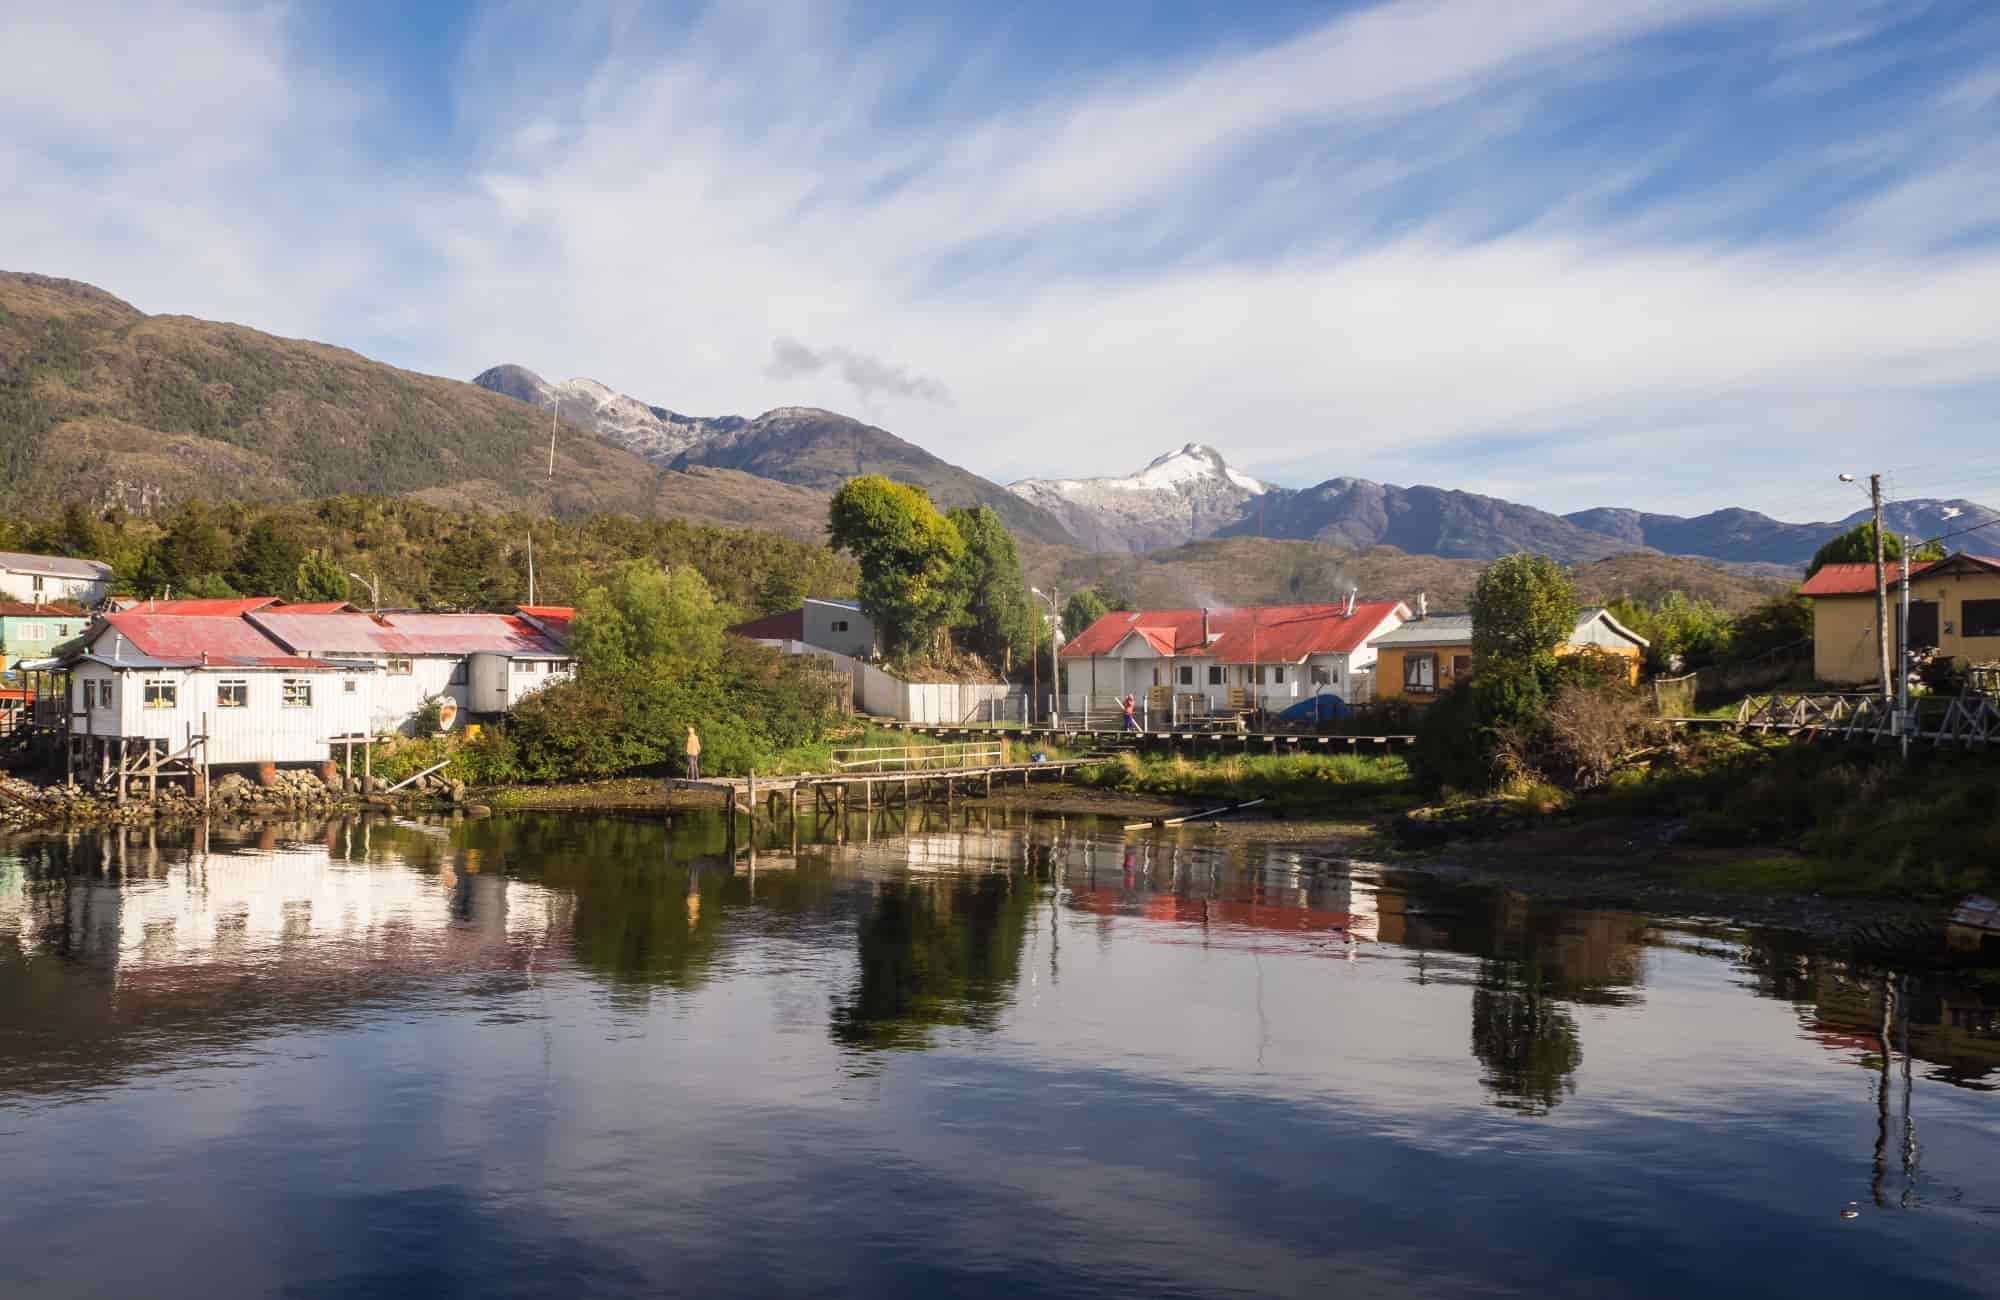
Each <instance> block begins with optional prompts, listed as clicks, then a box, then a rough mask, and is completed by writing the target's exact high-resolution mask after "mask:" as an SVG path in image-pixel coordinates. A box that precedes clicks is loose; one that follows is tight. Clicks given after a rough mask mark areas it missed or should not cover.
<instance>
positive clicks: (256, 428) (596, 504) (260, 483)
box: [0, 272, 659, 513]
mask: <svg viewBox="0 0 2000 1300" xmlns="http://www.w3.org/2000/svg"><path fill="white" fill-rule="evenodd" d="M548 443H549V430H548V426H547V424H546V423H545V422H544V420H543V419H542V418H541V417H539V416H537V415H536V414H535V413H534V412H533V411H530V410H527V409H525V408H523V407H522V406H521V405H520V404H519V403H516V402H511V401H508V400H507V399H506V398H504V397H501V396H499V395H497V394H494V393H489V392H486V391H484V390H482V389H479V388H476V387H474V386H473V385H471V384H465V383H460V382H458V381H456V380H450V379H439V378H435V377H433V376H430V375H419V374H414V373H412V372H410V371H407V370H398V369H396V368H395V367H393V366H388V365H384V364H382V363H381V362H377V361H371V360H369V359H367V358H366V357H362V356H360V355H358V354H356V353H353V352H349V351H347V350H345V349H342V348H335V347H328V346H327V345H325V344H322V343H310V342H304V341H301V340H296V339H283V338H277V337H274V336H272V335H269V334H264V333H261V332H259V331H257V330H253V329H247V328H245V327H243V326H240V325H226V324H219V323H216V322H213V321H204V320H196V319H193V318H191V317H187V316H149V315H147V314H146V313H144V312H142V311H140V310H138V309H137V308H136V307H133V306H132V305H131V304H130V303H127V302H125V301H123V300H121V299H119V298H116V297H113V296H112V295H111V294H108V293H106V292H104V291H103V290H102V289H98V288H95V287H93V286H91V285H87V284H81V283H79V282H77V281H74V280H61V279H56V278H53V277H50V276H43V275H31V274H21V273H14V272H0V467H3V468H4V471H5V472H4V474H0V507H7V508H15V509H20V508H47V507H50V506H54V505H57V504H60V503H62V502H65V501H70V500H82V501H86V502H95V503H98V504H102V505H114V504H123V505H126V506H128V507H145V506H151V505H154V504H157V503H161V502H166V503H171V502H173V501H177V500H180V499H182V498H185V497H189V496H208V497H217V496H229V497H241V498H248V499H263V500H279V499H287V498H295V497H316V496H328V495H333V494H337V493H348V492H378V493H395V494H413V495H424V496H428V497H432V498H434V499H440V500H463V501H469V502H477V503H479V504H481V505H496V506H528V505H532V506H534V507H536V508H538V509H550V508H553V509H556V510H558V511H562V512H565V513H579V512H582V511H587V510H630V511H635V512H639V513H647V512H650V510H651V509H652V502H653V497H654V494H655V492H656V488H655V481H656V480H657V479H658V478H659V474H658V472H657V471H655V470H654V469H653V468H652V467H650V466H649V465H647V464H646V462H645V461H643V460H641V459H639V458H638V457H636V456H634V455H632V454H631V453H629V452H627V451H624V450H621V449H620V448H618V447H614V446H611V445H610V444H608V443H606V442H603V441H600V440H596V439H582V438H577V437H575V436H571V437H568V438H564V439H559V440H558V446H557V454H556V472H555V475H554V479H553V482H551V480H550V478H549V475H548V470H547V464H548Z"/></svg>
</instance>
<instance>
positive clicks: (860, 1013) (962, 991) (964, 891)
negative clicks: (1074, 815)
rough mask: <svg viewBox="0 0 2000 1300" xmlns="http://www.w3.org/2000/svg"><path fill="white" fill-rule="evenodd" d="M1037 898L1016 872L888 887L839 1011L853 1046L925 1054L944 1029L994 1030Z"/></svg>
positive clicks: (837, 1018) (864, 930)
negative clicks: (933, 1033) (936, 1031)
mask: <svg viewBox="0 0 2000 1300" xmlns="http://www.w3.org/2000/svg"><path fill="white" fill-rule="evenodd" d="M1034 905H1035V891H1034V890H1032V889H1025V888H1023V889H1017V888H1015V887H1014V881H1013V880H1012V879H1011V878H1010V877H1008V876H1006V875H965V876H954V877H951V878H949V879H943V880H924V879H919V880H908V881H891V882H885V883H884V884H883V885H882V886H881V888H880V890H879V891H878V892H877V894H876V896H875V901H874V906H873V908H872V909H871V910H870V911H869V913H868V914H867V915H866V916H864V917H863V918H862V920H861V926H860V931H859V935H858V938H859V942H860V958H861V974H860V979H859V981H858V982H857V983H856V985H855V987H854V990H853V991H852V992H851V993H850V994H849V995H848V997H847V999H846V1000H845V1001H844V1002H843V1003H841V1004H840V1005H838V1006H836V1007H835V1008H834V1012H833V1037H834V1039H835V1041H837V1042H840V1043H843V1044H846V1045H848V1046H850V1047H865V1048H878V1047H923V1046H925V1045H927V1044H928V1043H929V1041H930V1030H931V1029H932V1028H933V1027H934V1026H938V1025H964V1026H967V1027H969V1028H974V1029H992V1028H993V1027H994V1026H995V1025H996V1024H997V1023H998V1020H999V1013H1000V1010H1001V1008H1002V1007H1004V1006H1005V1005H1006V1003H1007V1001H1008V999H1009V998H1010V997H1011V996H1012V994H1013V989H1014V984H1015V981H1016V980H1017V979H1018V978H1019V976H1020V971H1021V953H1022V950H1023V947H1024V943H1025V939H1026V936H1027V927H1028V917H1029V913H1030V912H1031V911H1032V909H1033V908H1034Z"/></svg>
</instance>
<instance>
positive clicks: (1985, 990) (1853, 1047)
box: [1806, 961, 2000, 1091]
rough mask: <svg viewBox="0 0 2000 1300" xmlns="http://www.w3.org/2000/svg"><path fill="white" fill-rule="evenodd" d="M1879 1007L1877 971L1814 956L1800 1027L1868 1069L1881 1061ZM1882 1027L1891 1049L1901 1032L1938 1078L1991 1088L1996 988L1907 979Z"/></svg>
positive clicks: (1998, 1058)
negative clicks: (1807, 1011)
mask: <svg viewBox="0 0 2000 1300" xmlns="http://www.w3.org/2000/svg"><path fill="white" fill-rule="evenodd" d="M1884 1005H1885V992H1884V988H1883V981H1882V978H1881V977H1880V976H1877V975H1862V974H1860V973H1858V972H1856V971H1854V970H1852V969H1850V968H1848V967H1846V966H1844V965H1842V964H1840V963H1835V962H1830V961H1819V962H1815V963H1814V969H1813V976H1812V1009H1811V1013H1810V1018H1809V1019H1808V1020H1807V1022H1806V1031H1807V1033H1808V1034H1809V1035H1810V1036H1811V1037H1812V1038H1813V1039H1814V1040H1815V1041H1817V1042H1819V1043H1820V1044H1822V1045H1823V1046H1826V1047H1829V1048H1833V1049H1835V1050H1840V1051H1848V1052H1853V1053H1854V1054H1855V1055H1856V1058H1857V1060H1858V1061H1859V1063H1861V1064H1864V1065H1868V1066H1870V1067H1871V1068H1873V1067H1874V1066H1876V1065H1877V1064H1878V1063H1879V1062H1880V1060H1881V1051H1882V1030H1883V1010H1884ZM1905 1021H1907V1026H1906V1025H1905V1024H1904V1022H1905ZM1889 1030H1890V1040H1891V1044H1892V1046H1893V1047H1894V1049H1895V1050H1897V1051H1900V1050H1901V1047H1902V1042H1903V1035H1904V1034H1905V1033H1906V1032H1907V1034H1908V1042H1909V1050H1910V1054H1911V1055H1912V1056H1914V1057H1915V1058H1916V1059H1918V1060H1920V1061H1928V1062H1931V1063H1933V1064H1935V1065H1937V1066H1939V1067H1941V1068H1942V1070H1943V1073H1942V1075H1941V1076H1940V1077H1942V1078H1944V1079H1945V1080H1946V1081H1948V1082H1951V1083H1954V1084H1958V1085H1960V1086H1963V1087H1973V1088H1978V1089H1980V1090H1983V1091H1991V1090H1995V1088H1996V1085H1995V1084H1994V1083H1993V1082H1992V1080H1991V1078H1990V1076H1992V1075H1993V1074H1994V1073H1995V1072H1996V1071H2000V986H1996V985H1991V984H1983V983H1981V982H1979V981H1978V980H1977V979H1967V980H1963V981H1961V980H1958V979H1954V978H1952V977H1950V976H1929V975H1925V976H1914V977H1911V978H1910V979H1909V981H1908V982H1907V983H1906V984H1904V985H1903V986H1902V988H1901V989H1900V990H1899V992H1898V996H1897V998H1896V1000H1895V1015H1894V1017H1893V1018H1892V1023H1891V1025H1890V1027H1889Z"/></svg>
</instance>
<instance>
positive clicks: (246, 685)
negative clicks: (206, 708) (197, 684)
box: [215, 677, 250, 709]
mask: <svg viewBox="0 0 2000 1300" xmlns="http://www.w3.org/2000/svg"><path fill="white" fill-rule="evenodd" d="M232 690H233V691H236V692H238V693H239V694H240V698H238V699H236V700H233V701H232V700H231V699H229V698H228V696H227V695H225V694H224V692H225V691H232ZM215 707H216V708H218V709H247V708H249V707H250V679H249V678H247V677H226V678H224V679H223V680H221V681H219V682H217V683H216V684H215Z"/></svg>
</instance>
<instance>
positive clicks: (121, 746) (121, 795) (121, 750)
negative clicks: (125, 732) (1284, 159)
mask: <svg viewBox="0 0 2000 1300" xmlns="http://www.w3.org/2000/svg"><path fill="white" fill-rule="evenodd" d="M118 806H119V807H120V808H123V807H124V806H125V737H123V736H120V737H119V738H118Z"/></svg>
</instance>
